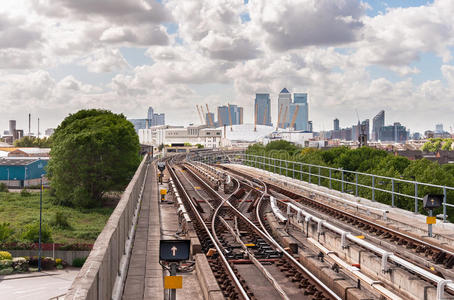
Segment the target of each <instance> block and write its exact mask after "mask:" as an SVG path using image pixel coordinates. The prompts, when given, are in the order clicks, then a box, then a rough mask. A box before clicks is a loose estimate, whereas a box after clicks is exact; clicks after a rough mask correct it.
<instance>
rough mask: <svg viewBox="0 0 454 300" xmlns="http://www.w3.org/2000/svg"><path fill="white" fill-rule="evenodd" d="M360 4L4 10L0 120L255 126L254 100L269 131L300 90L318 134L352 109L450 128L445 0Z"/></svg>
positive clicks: (189, 3)
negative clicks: (151, 119)
mask: <svg viewBox="0 0 454 300" xmlns="http://www.w3.org/2000/svg"><path fill="white" fill-rule="evenodd" d="M363 2H366V3H367V4H368V6H369V7H370V9H367V10H366V11H364V10H363V9H362V8H361V2H360V0H325V1H315V0H286V1H281V2H280V1H266V0H255V1H251V2H249V1H247V0H245V1H221V0H185V1H184V3H183V1H181V0H165V1H161V0H147V2H144V1H142V0H97V1H96V5H94V4H93V5H92V4H91V3H90V2H85V4H84V5H81V4H80V2H71V5H70V4H69V2H68V1H65V0H54V1H52V4H50V3H47V2H46V1H43V2H37V3H36V4H35V5H33V6H32V5H30V2H29V1H28V0H16V1H14V2H13V1H6V2H4V3H2V7H1V8H0V14H1V15H2V21H3V23H2V27H1V28H0V74H1V75H2V83H1V84H0V105H2V106H3V107H11V109H9V110H0V120H8V119H13V118H14V119H17V120H18V124H19V126H22V127H24V126H23V125H20V124H23V123H26V120H27V115H28V113H23V112H24V111H29V110H31V111H30V112H31V113H32V115H34V116H41V120H42V124H43V126H44V127H55V126H56V125H57V124H58V123H59V122H60V121H61V120H62V119H63V118H64V117H65V116H66V115H67V114H68V113H71V112H74V111H77V110H78V109H81V108H86V107H99V108H105V109H111V110H113V111H115V112H121V113H124V114H125V115H127V116H131V117H140V116H142V115H144V111H146V109H147V107H148V106H150V105H151V106H153V107H154V108H155V110H156V111H158V112H165V113H167V115H168V118H167V120H168V122H169V123H171V124H176V125H185V124H188V123H197V122H198V117H197V114H196V111H195V104H199V105H201V104H205V103H208V104H209V105H210V108H211V110H212V111H214V110H215V108H216V106H218V105H224V104H225V103H227V102H230V103H232V104H238V105H241V106H243V107H244V112H245V115H244V119H245V122H252V121H253V110H254V107H253V99H254V97H255V93H256V92H269V93H270V95H271V99H272V108H271V113H272V120H273V121H275V120H276V119H277V108H276V105H277V103H276V102H277V100H276V99H277V96H278V95H277V94H278V92H279V91H280V90H281V89H282V88H283V87H284V86H285V87H287V88H288V89H289V90H290V91H294V92H307V93H308V94H309V103H310V109H309V111H310V119H311V120H312V121H313V124H314V128H315V129H316V130H320V129H322V128H330V126H331V124H332V120H333V119H334V118H336V117H338V118H339V119H340V121H341V124H343V126H348V125H349V124H354V123H355V122H356V114H355V113H354V110H352V108H353V107H354V108H356V109H358V110H359V111H360V112H361V115H362V116H364V117H363V118H372V117H373V116H374V115H375V114H376V113H377V112H378V111H380V110H381V109H384V110H385V111H387V112H388V113H387V116H388V117H389V118H388V119H387V120H386V122H387V123H393V122H394V121H400V122H401V123H403V124H404V125H406V126H408V127H409V128H411V129H412V130H418V131H423V130H424V129H427V128H432V127H433V126H434V124H435V123H438V122H442V123H445V124H446V125H445V127H447V128H449V126H450V125H454V124H450V123H453V121H452V114H453V113H454V103H453V99H454V61H453V59H452V58H451V57H449V55H448V53H450V54H451V56H452V57H454V26H453V22H452V16H453V15H454V1H452V0H436V1H427V0H425V1H422V0H413V1H404V0H395V1H378V0H377V1H373V0H369V1H363ZM150 8H151V9H150ZM309 8H310V9H309ZM397 8H398V9H397ZM56 11H58V12H59V14H55V13H54V12H56ZM251 16H253V17H251ZM56 24H58V26H57V25H56ZM415 24H416V25H415ZM442 55H443V57H441V56H442ZM442 69H443V71H442ZM434 100H436V103H437V105H434ZM5 122H6V121H5ZM5 126H7V124H6V123H5V124H2V123H0V129H1V128H3V127H5Z"/></svg>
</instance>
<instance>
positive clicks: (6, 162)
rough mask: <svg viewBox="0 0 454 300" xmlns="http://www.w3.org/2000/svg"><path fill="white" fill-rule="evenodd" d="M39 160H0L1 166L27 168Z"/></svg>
mask: <svg viewBox="0 0 454 300" xmlns="http://www.w3.org/2000/svg"><path fill="white" fill-rule="evenodd" d="M37 160H39V159H23V158H22V159H12V158H0V166H27V165H29V164H31V163H34V162H35V161H37Z"/></svg>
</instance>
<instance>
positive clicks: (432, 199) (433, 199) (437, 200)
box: [422, 194, 443, 237]
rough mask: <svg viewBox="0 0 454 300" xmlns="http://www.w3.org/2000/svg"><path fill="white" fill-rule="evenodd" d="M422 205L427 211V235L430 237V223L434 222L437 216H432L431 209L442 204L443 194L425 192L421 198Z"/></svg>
mask: <svg viewBox="0 0 454 300" xmlns="http://www.w3.org/2000/svg"><path fill="white" fill-rule="evenodd" d="M422 202H423V207H424V208H425V209H427V210H428V211H429V216H428V217H427V218H426V223H427V232H428V236H429V237H432V224H436V222H437V218H436V217H433V216H432V211H433V210H434V209H436V208H439V207H441V206H442V203H443V195H436V194H427V195H425V196H424V198H423V199H422Z"/></svg>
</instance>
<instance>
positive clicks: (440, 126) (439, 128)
mask: <svg viewBox="0 0 454 300" xmlns="http://www.w3.org/2000/svg"><path fill="white" fill-rule="evenodd" d="M443 131H444V130H443V124H437V125H435V133H443Z"/></svg>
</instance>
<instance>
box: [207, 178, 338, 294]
mask: <svg viewBox="0 0 454 300" xmlns="http://www.w3.org/2000/svg"><path fill="white" fill-rule="evenodd" d="M205 186H206V187H207V188H208V189H210V190H211V192H212V193H213V194H217V195H218V197H220V198H222V196H221V195H219V194H218V193H217V192H216V191H215V190H214V189H212V188H211V187H210V186H209V185H208V184H205ZM261 200H263V197H261V199H260V200H259V201H261ZM226 204H227V205H228V206H229V207H230V208H231V209H232V211H233V212H234V213H235V214H236V215H237V216H238V217H240V219H242V220H244V221H245V222H246V223H248V224H249V225H250V226H251V227H252V228H253V229H254V230H255V231H256V232H257V233H258V234H259V235H261V236H262V238H263V239H264V240H266V241H267V243H268V244H270V245H273V246H274V247H275V248H276V249H277V250H279V251H280V252H282V253H283V255H284V256H285V257H286V258H287V259H289V260H290V261H291V262H292V263H293V264H295V265H296V266H297V267H298V268H299V269H300V270H301V271H303V272H304V273H305V274H306V275H307V276H308V277H309V278H310V279H311V280H312V281H314V282H315V283H316V284H317V285H318V286H319V287H321V288H322V289H323V291H324V292H326V293H327V294H329V295H330V296H331V297H332V298H333V299H336V300H341V299H342V298H341V297H339V296H338V295H337V294H336V293H334V291H332V290H331V289H330V288H329V287H328V286H326V285H325V284H324V283H323V282H322V281H321V280H320V279H318V278H317V277H316V276H315V275H314V274H312V272H311V271H309V270H308V269H307V268H306V267H304V266H303V265H302V264H301V263H300V262H299V261H297V260H296V259H295V258H294V257H293V256H292V255H291V254H290V253H288V252H287V251H286V250H285V249H284V248H283V247H282V246H281V245H280V244H279V243H278V242H276V240H274V239H273V238H272V237H271V236H270V235H269V234H268V233H267V232H266V231H265V232H264V231H262V230H261V229H260V228H258V227H257V226H256V225H255V224H254V223H253V222H252V221H251V220H249V219H248V218H247V217H246V216H244V215H243V214H242V213H241V212H240V211H239V210H238V209H236V207H234V206H233V205H232V204H231V203H229V202H226ZM258 205H259V204H257V206H258ZM259 219H260V218H259Z"/></svg>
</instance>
